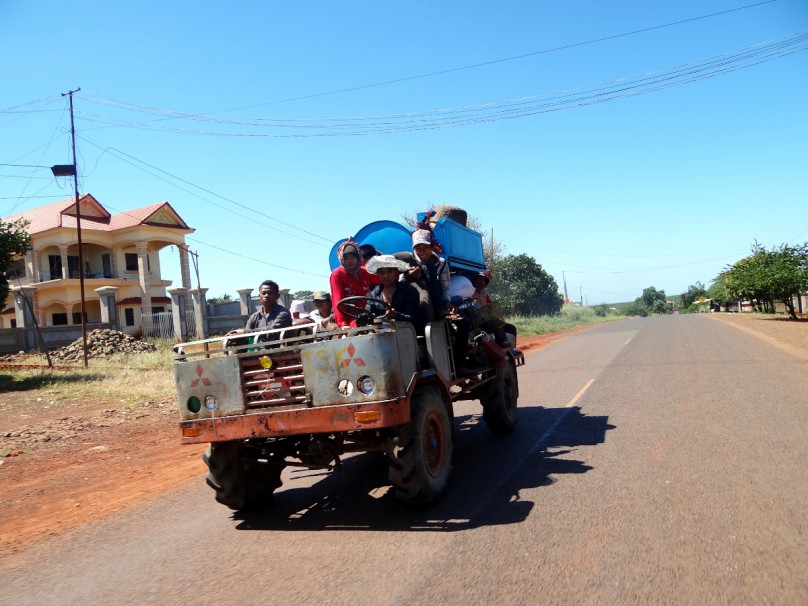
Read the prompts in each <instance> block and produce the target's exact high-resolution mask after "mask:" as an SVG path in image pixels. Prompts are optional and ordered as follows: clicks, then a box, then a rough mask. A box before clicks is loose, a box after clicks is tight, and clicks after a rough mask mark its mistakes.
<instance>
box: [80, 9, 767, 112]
mask: <svg viewBox="0 0 808 606" xmlns="http://www.w3.org/2000/svg"><path fill="white" fill-rule="evenodd" d="M773 2H776V0H765V1H763V2H756V3H754V4H747V5H745V6H739V7H736V8H731V9H727V10H723V11H718V12H715V13H709V14H706V15H700V16H698V17H691V18H688V19H680V20H679V21H672V22H670V23H664V24H661V25H653V26H649V27H645V28H641V29H637V30H633V31H630V32H623V33H620V34H613V35H610V36H603V37H601V38H595V39H592V40H586V41H583V42H573V43H570V44H565V45H562V46H556V47H553V48H548V49H542V50H538V51H533V52H529V53H523V54H521V55H514V56H511V57H504V58H500V59H492V60H490V61H483V62H481V63H474V64H471V65H464V66H460V67H453V68H449V69H444V70H439V71H434V72H428V73H425V74H419V75H415V76H405V77H403V78H395V79H393V80H384V81H382V82H375V83H372V84H362V85H359V86H352V87H348V88H341V89H336V90H331V91H326V92H321V93H313V94H310V95H302V96H299V97H289V98H286V99H280V100H276V101H267V102H264V103H255V104H252V105H243V106H240V107H231V108H228V109H224V110H218V111H220V112H222V111H238V110H242V109H251V108H253V107H264V106H267V105H277V104H280V103H288V102H291V101H302V100H305V99H314V98H316V97H325V96H329V95H336V94H339V93H347V92H353V91H357V90H365V89H368V88H376V87H379V86H388V85H390V84H399V83H401V82H410V81H412V80H419V79H422V78H431V77H434V76H442V75H446V74H451V73H455V72H460V71H465V70H471V69H477V68H480V67H486V66H489V65H496V64H499V63H506V62H509V61H517V60H520V59H526V58H528V57H536V56H538V55H544V54H548V53H554V52H558V51H562V50H568V49H571V48H577V47H581V46H587V45H590V44H597V43H599V42H606V41H608V40H616V39H618V38H625V37H628V36H634V35H637V34H642V33H647V32H651V31H654V30H659V29H665V28H668V27H674V26H677V25H683V24H685V23H692V22H694V21H700V20H703V19H710V18H713V17H718V16H721V15H727V14H729V13H734V12H738V11H742V10H747V9H750V8H756V7H758V6H763V5H765V4H771V3H773ZM85 98H86V97H85ZM155 111H160V112H165V110H155ZM166 113H169V112H166ZM170 113H174V112H170ZM192 116H196V117H198V118H201V117H203V116H205V114H179V113H177V115H168V116H165V117H164V118H161V120H168V119H173V118H175V117H186V118H190V117H192Z"/></svg>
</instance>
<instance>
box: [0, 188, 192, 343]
mask: <svg viewBox="0 0 808 606" xmlns="http://www.w3.org/2000/svg"><path fill="white" fill-rule="evenodd" d="M79 204H80V207H79V209H80V225H81V241H82V251H81V252H82V254H81V257H82V263H81V265H83V267H80V266H79V249H78V229H77V220H76V214H77V213H76V201H75V198H70V199H67V200H62V201H60V202H55V203H53V204H48V205H46V206H40V207H38V208H34V209H31V210H29V211H26V212H23V213H20V214H17V215H12V216H9V217H4V218H3V221H4V222H11V221H15V220H17V219H25V220H26V221H28V222H29V225H28V227H27V228H26V231H27V232H28V233H29V234H30V236H31V244H32V248H31V250H30V251H29V252H28V253H27V254H26V255H25V256H24V257H22V258H20V259H18V260H16V261H15V263H14V264H13V266H12V267H11V269H10V271H9V272H8V278H9V286H10V287H11V293H10V294H9V299H8V301H6V309H5V311H3V312H2V313H1V314H0V328H13V327H16V326H17V323H18V322H17V318H18V317H20V316H19V315H18V314H19V313H20V305H19V301H20V299H19V297H20V296H21V295H22V296H25V297H27V298H28V300H29V301H30V305H29V306H27V308H28V310H29V311H30V310H32V311H33V317H34V318H35V319H36V321H37V323H38V324H39V326H70V325H80V324H81V290H80V282H81V280H80V278H82V277H83V280H84V299H85V306H84V308H85V321H86V323H87V324H93V323H100V322H102V316H103V317H104V319H105V320H107V321H109V322H110V323H112V324H113V325H115V326H116V327H117V328H118V329H119V330H122V331H124V332H127V333H134V334H137V333H138V332H139V331H140V327H141V315H142V314H144V313H155V312H159V311H165V310H166V309H167V307H168V304H169V303H170V301H171V299H170V298H169V297H167V296H166V288H167V287H168V286H171V281H170V280H163V278H162V277H161V272H160V256H159V252H160V250H162V249H163V248H165V247H167V246H175V247H176V251H177V255H176V259H177V263H179V266H180V275H181V276H182V285H181V286H182V287H184V288H190V287H191V276H190V268H189V258H188V248H187V246H186V244H185V236H186V235H187V234H190V233H193V232H194V229H192V228H190V227H188V225H187V224H186V223H185V221H183V220H182V218H181V217H180V216H179V215H178V214H177V212H176V211H175V210H174V209H173V208H172V207H171V205H170V204H169V203H168V202H161V203H159V204H152V205H151V206H144V207H142V208H135V209H133V210H128V211H124V212H119V213H115V214H111V213H110V212H109V211H107V209H105V208H104V207H103V206H102V205H101V203H100V202H98V200H96V199H95V198H94V197H93V196H92V195H91V194H84V195H82V196H80V197H79ZM15 299H16V301H17V303H18V305H17V306H16V310H15ZM104 305H106V306H107V310H105V312H104V313H102V306H104ZM111 309H114V311H111Z"/></svg>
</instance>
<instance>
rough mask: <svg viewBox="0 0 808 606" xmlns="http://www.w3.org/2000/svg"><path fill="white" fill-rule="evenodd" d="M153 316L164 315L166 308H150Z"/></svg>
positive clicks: (159, 306) (158, 306)
mask: <svg viewBox="0 0 808 606" xmlns="http://www.w3.org/2000/svg"><path fill="white" fill-rule="evenodd" d="M151 310H152V313H153V314H161V313H165V310H166V308H165V307H163V306H162V305H157V306H152V308H151Z"/></svg>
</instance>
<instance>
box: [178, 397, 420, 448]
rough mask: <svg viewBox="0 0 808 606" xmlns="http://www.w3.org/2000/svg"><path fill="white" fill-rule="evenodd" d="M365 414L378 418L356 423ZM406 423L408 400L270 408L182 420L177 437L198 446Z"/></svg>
mask: <svg viewBox="0 0 808 606" xmlns="http://www.w3.org/2000/svg"><path fill="white" fill-rule="evenodd" d="M367 411H378V413H379V414H378V418H375V419H372V420H365V421H359V420H357V418H356V414H357V413H360V412H367ZM409 420H410V407H409V406H408V400H406V399H404V400H402V401H393V402H376V403H373V404H364V405H363V404H359V405H357V404H352V405H345V406H322V407H316V408H302V409H296V410H271V409H270V410H262V411H260V412H253V413H251V414H244V415H236V416H229V417H221V418H218V417H217V418H216V419H201V420H193V421H182V422H180V436H181V441H182V443H183V444H198V443H204V442H224V441H228V440H243V439H248V438H249V439H258V438H266V437H279V436H288V435H299V434H306V433H331V432H339V431H356V430H373V429H381V428H384V427H393V426H395V425H402V424H404V423H407V422H408V421H409ZM190 430H192V431H190Z"/></svg>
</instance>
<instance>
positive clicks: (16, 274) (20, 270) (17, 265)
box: [6, 259, 25, 280]
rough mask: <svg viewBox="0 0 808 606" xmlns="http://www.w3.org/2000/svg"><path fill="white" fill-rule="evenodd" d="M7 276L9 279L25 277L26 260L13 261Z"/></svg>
mask: <svg viewBox="0 0 808 606" xmlns="http://www.w3.org/2000/svg"><path fill="white" fill-rule="evenodd" d="M6 277H7V278H8V279H9V280H12V279H18V278H24V277H25V261H24V260H23V259H17V260H16V261H12V262H11V266H10V267H9V268H8V270H7V271H6Z"/></svg>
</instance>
